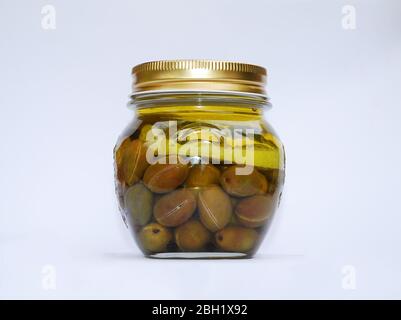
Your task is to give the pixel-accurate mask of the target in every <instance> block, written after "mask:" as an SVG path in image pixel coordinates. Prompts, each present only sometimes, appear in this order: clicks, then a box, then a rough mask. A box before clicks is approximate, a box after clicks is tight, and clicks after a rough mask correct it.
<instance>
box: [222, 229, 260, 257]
mask: <svg viewBox="0 0 401 320" xmlns="http://www.w3.org/2000/svg"><path fill="white" fill-rule="evenodd" d="M257 238H258V233H257V232H256V231H255V230H254V229H248V228H243V227H236V226H229V227H227V228H224V229H223V230H220V231H219V232H217V233H216V236H215V240H216V243H217V246H218V247H219V248H220V249H221V250H224V251H231V252H248V251H250V250H251V249H252V248H254V246H255V244H256V240H257Z"/></svg>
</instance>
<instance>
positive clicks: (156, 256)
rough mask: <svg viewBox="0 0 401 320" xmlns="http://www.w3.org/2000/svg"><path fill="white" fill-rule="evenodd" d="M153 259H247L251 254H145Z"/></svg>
mask: <svg viewBox="0 0 401 320" xmlns="http://www.w3.org/2000/svg"><path fill="white" fill-rule="evenodd" d="M147 257H148V258H153V259H249V258H251V257H252V256H251V255H249V254H246V253H242V252H163V253H154V254H150V255H147Z"/></svg>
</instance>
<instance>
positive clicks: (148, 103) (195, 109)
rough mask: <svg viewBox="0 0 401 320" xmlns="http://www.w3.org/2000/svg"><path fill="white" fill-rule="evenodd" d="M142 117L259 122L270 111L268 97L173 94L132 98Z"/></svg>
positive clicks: (154, 94) (144, 95) (192, 93)
mask: <svg viewBox="0 0 401 320" xmlns="http://www.w3.org/2000/svg"><path fill="white" fill-rule="evenodd" d="M129 106H130V107H133V108H135V109H136V111H137V112H138V114H139V116H146V115H155V114H157V115H158V116H167V117H168V116H172V115H174V116H179V117H199V118H203V117H208V116H210V115H211V114H213V117H218V118H220V117H221V118H224V117H227V118H231V117H234V118H235V117H245V118H246V117H251V118H258V117H261V116H262V115H263V112H264V111H265V110H266V109H268V108H269V107H270V103H269V102H268V99H267V97H265V96H262V95H253V94H238V93H235V94H234V93H226V92H224V93H211V92H207V93H205V92H191V93H186V92H174V93H153V94H143V95H138V96H134V97H132V100H131V101H130V103H129Z"/></svg>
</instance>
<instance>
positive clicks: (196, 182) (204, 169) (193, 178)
mask: <svg viewBox="0 0 401 320" xmlns="http://www.w3.org/2000/svg"><path fill="white" fill-rule="evenodd" d="M219 177H220V170H219V169H217V168H216V167H215V166H214V165H212V164H200V165H194V166H193V167H192V168H191V171H190V172H189V176H188V178H187V180H186V182H185V185H186V186H188V187H206V186H210V185H212V184H218V183H219Z"/></svg>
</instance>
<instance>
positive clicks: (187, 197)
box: [153, 189, 196, 227]
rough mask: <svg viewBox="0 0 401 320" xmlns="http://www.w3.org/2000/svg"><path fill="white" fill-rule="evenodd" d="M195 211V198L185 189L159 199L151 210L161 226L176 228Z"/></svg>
mask: <svg viewBox="0 0 401 320" xmlns="http://www.w3.org/2000/svg"><path fill="white" fill-rule="evenodd" d="M195 209H196V198H195V196H194V194H193V193H192V192H191V191H190V190H187V189H179V190H175V191H173V192H171V193H169V194H167V195H165V196H163V197H161V198H160V199H159V200H158V201H157V202H156V204H155V206H154V208H153V213H154V216H155V218H156V220H157V222H159V223H160V224H161V225H163V226H167V227H175V226H178V225H180V224H182V223H184V222H185V221H187V220H188V219H189V218H190V217H191V216H192V214H193V213H194V211H195Z"/></svg>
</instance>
